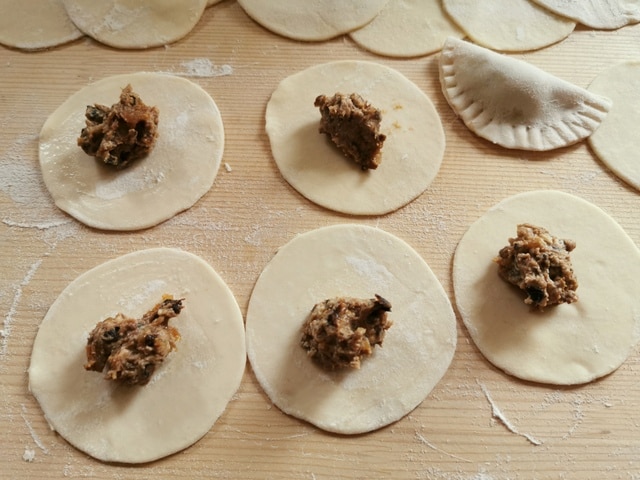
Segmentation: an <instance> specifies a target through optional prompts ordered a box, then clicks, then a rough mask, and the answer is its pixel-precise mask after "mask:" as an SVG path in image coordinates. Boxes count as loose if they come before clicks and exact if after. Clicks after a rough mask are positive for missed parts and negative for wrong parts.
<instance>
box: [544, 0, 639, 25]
mask: <svg viewBox="0 0 640 480" xmlns="http://www.w3.org/2000/svg"><path fill="white" fill-rule="evenodd" d="M533 2H535V3H537V4H538V5H540V6H542V7H544V8H547V9H549V10H551V11H552V12H554V13H557V14H558V15H562V16H564V17H567V18H570V19H572V20H575V21H576V22H580V23H581V24H583V25H586V26H588V27H591V28H598V29H603V30H612V29H615V28H620V27H624V26H625V25H630V24H632V23H638V22H640V0H580V1H576V0H574V1H569V0H533Z"/></svg>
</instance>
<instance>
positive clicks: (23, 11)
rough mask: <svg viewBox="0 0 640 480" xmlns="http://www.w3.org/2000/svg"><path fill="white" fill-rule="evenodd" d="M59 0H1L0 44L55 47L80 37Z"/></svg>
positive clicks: (17, 46) (79, 32)
mask: <svg viewBox="0 0 640 480" xmlns="http://www.w3.org/2000/svg"><path fill="white" fill-rule="evenodd" d="M82 35H83V33H82V32H81V31H80V30H78V29H77V28H76V26H75V25H74V24H73V22H72V21H71V19H70V18H69V16H68V15H67V11H66V10H65V8H64V5H63V4H62V0H0V43H1V44H3V45H7V46H9V47H15V48H20V49H23V50H38V49H41V48H49V47H54V46H56V45H60V44H63V43H66V42H70V41H72V40H75V39H77V38H80V37H82Z"/></svg>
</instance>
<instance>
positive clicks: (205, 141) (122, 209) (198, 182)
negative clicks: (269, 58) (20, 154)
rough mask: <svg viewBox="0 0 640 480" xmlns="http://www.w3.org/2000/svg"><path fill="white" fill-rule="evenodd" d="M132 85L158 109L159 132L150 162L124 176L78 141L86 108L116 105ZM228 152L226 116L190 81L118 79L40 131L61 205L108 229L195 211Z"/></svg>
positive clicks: (75, 100) (91, 90)
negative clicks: (96, 157) (121, 94)
mask: <svg viewBox="0 0 640 480" xmlns="http://www.w3.org/2000/svg"><path fill="white" fill-rule="evenodd" d="M127 84H131V86H132V87H133V90H134V91H135V92H136V93H138V94H139V95H140V97H141V98H143V99H144V101H145V103H147V104H148V105H154V106H156V107H158V110H159V111H160V122H159V124H158V132H159V133H158V139H157V141H156V144H155V146H154V149H153V151H152V152H151V153H150V154H149V155H148V156H147V157H145V158H143V159H140V160H138V161H136V162H134V163H133V164H132V165H131V166H129V167H128V168H126V169H124V170H119V171H118V170H113V169H109V168H108V166H104V165H100V163H99V162H96V161H95V159H93V158H90V157H88V156H87V155H86V154H85V153H84V152H83V151H82V149H81V148H80V147H78V146H77V145H76V139H77V137H78V135H79V134H80V131H81V130H82V128H83V127H84V111H85V109H86V106H87V105H92V104H94V103H102V104H105V105H111V104H113V103H114V102H115V101H117V99H118V98H119V97H120V93H121V91H122V88H123V87H125V86H126V85H127ZM223 150H224V128H223V125H222V118H221V116H220V112H219V110H218V107H217V106H216V104H215V102H214V101H213V99H212V98H211V97H210V96H209V94H208V93H206V92H205V91H204V90H203V89H202V88H200V87H199V86H198V85H196V84H195V83H193V82H190V81H189V80H185V79H183V78H179V77H175V76H171V75H165V74H158V73H135V74H126V75H116V76H112V77H107V78H104V79H102V80H99V81H98V82H96V83H94V84H91V85H89V86H87V87H84V88H83V89H81V90H79V91H78V92H76V93H74V94H73V95H72V96H71V97H69V98H68V99H67V100H66V101H65V102H64V103H63V104H62V105H61V106H60V107H58V109H56V111H55V112H53V113H52V114H51V115H50V116H49V118H48V119H47V121H46V122H45V124H44V126H43V127H42V130H41V132H40V167H41V169H42V175H43V178H44V182H45V185H46V186H47V189H48V190H49V192H50V193H51V196H52V197H53V199H54V201H55V203H56V205H57V206H58V207H59V208H61V209H62V210H64V211H65V212H67V213H68V214H70V215H71V216H73V217H75V218H76V219H78V220H79V221H81V222H83V223H85V224H87V225H89V226H91V227H95V228H100V229H104V230H137V229H142V228H147V227H151V226H153V225H156V224H158V223H160V222H163V221H165V220H167V219H168V218H171V217H172V216H173V215H175V214H177V213H179V212H181V211H183V210H186V209H187V208H189V207H191V206H192V205H193V204H194V203H196V201H197V200H198V199H199V198H200V197H201V196H202V195H204V194H205V193H206V192H207V191H208V190H209V189H210V188H211V186H212V184H213V181H214V179H215V177H216V173H217V171H218V167H219V166H220V162H221V160H222V153H223ZM194 172H197V175H195V174H194Z"/></svg>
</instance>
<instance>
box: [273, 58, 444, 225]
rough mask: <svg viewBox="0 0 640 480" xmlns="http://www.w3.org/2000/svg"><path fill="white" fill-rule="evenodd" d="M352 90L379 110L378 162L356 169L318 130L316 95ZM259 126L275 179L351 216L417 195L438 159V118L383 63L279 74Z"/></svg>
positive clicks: (376, 212)
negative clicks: (274, 168) (381, 141)
mask: <svg viewBox="0 0 640 480" xmlns="http://www.w3.org/2000/svg"><path fill="white" fill-rule="evenodd" d="M337 92H340V93H344V94H350V93H358V94H360V95H361V96H362V97H363V98H364V99H365V100H367V101H368V102H370V103H371V104H372V105H373V106H374V107H375V108H378V109H379V110H380V111H381V112H382V122H381V127H380V131H381V133H384V134H385V135H386V136H387V139H386V140H385V142H384V145H383V147H382V162H381V164H380V166H379V167H378V168H377V169H376V170H369V171H366V172H363V171H362V170H361V169H360V168H359V167H358V165H356V163H355V162H351V161H349V160H348V159H347V158H345V157H344V155H343V154H342V153H341V152H340V151H339V150H338V149H337V148H336V147H335V145H333V143H331V141H330V140H329V139H327V137H326V135H324V134H320V133H319V132H318V127H319V125H320V112H319V110H318V108H316V107H315V106H314V104H313V102H314V100H315V98H316V97H317V96H318V95H320V94H325V95H333V94H334V93H337ZM266 131H267V135H268V136H269V141H270V142H271V151H272V153H273V157H274V159H275V162H276V164H277V165H278V168H279V169H280V172H281V173H282V176H283V177H284V178H285V180H286V181H287V182H289V184H290V185H291V186H292V187H293V188H295V189H296V190H297V191H298V192H299V193H300V194H302V195H303V196H305V197H306V198H308V199H309V200H311V201H312V202H315V203H317V204H318V205H321V206H323V207H325V208H328V209H331V210H335V211H338V212H342V213H348V214H353V215H380V214H384V213H388V212H391V211H393V210H397V209H398V208H400V207H402V206H403V205H406V204H407V203H409V202H410V201H412V200H413V199H415V198H416V197H418V196H419V195H420V194H421V193H422V192H424V191H425V190H426V189H427V187H428V186H429V184H430V183H431V182H432V180H433V179H434V178H435V176H436V174H437V173H438V170H439V168H440V164H441V163H442V158H443V156H444V147H445V136H444V130H443V128H442V124H441V122H440V117H439V115H438V113H437V111H436V109H435V107H434V106H433V104H432V103H431V100H430V99H429V97H427V96H426V95H425V94H424V93H423V92H422V91H421V90H420V89H419V88H418V87H417V86H416V85H415V84H414V83H413V82H411V81H410V80H409V79H407V78H406V77H405V76H403V75H402V74H401V73H399V72H398V71H396V70H394V69H392V68H389V67H386V66H384V65H381V64H378V63H373V62H364V61H352V60H346V61H337V62H331V63H324V64H320V65H316V66H313V67H310V68H308V69H306V70H303V71H301V72H298V73H296V74H294V75H291V76H290V77H288V78H285V79H284V80H282V82H280V84H279V85H278V87H277V88H276V90H275V91H274V92H273V94H272V95H271V98H270V100H269V102H268V104H267V109H266Z"/></svg>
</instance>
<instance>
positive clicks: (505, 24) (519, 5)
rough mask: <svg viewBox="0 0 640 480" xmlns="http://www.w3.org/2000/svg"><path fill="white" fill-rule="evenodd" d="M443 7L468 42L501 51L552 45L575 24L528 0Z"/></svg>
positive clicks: (451, 1)
mask: <svg viewBox="0 0 640 480" xmlns="http://www.w3.org/2000/svg"><path fill="white" fill-rule="evenodd" d="M443 5H444V9H445V11H446V12H447V13H448V14H449V15H450V16H451V18H452V19H453V21H454V22H456V23H457V24H458V26H459V27H460V28H461V29H462V30H464V32H466V34H467V35H468V36H469V38H470V39H472V40H473V41H474V42H476V43H478V44H479V45H482V46H484V47H487V48H491V49H493V50H501V51H504V52H523V51H527V50H535V49H538V48H543V47H546V46H549V45H552V44H554V43H556V42H559V41H560V40H562V39H564V38H566V37H567V36H569V34H570V33H571V32H573V29H574V28H575V27H576V22H574V21H572V20H569V19H567V18H564V17H560V16H558V15H556V14H555V13H552V12H550V11H548V10H546V9H544V8H542V7H540V6H538V5H536V4H535V3H532V2H531V1H529V0H491V1H490V2H487V1H486V0H443Z"/></svg>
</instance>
